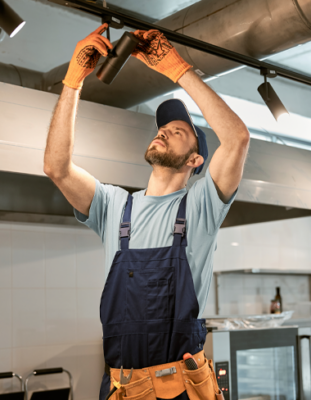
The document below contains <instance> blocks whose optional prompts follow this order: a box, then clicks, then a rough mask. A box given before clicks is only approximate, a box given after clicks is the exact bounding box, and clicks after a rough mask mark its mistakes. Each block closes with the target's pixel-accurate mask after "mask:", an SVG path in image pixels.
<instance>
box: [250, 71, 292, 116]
mask: <svg viewBox="0 0 311 400" xmlns="http://www.w3.org/2000/svg"><path fill="white" fill-rule="evenodd" d="M260 75H263V76H264V77H265V82H264V83H263V84H261V85H260V86H258V89H257V90H258V92H259V94H260V96H261V97H262V99H263V101H264V102H265V103H266V105H267V106H268V108H269V110H270V111H271V113H272V114H273V116H274V118H275V119H276V120H277V121H279V120H280V117H281V116H284V115H288V116H289V112H288V111H287V110H286V108H285V106H284V104H283V103H282V102H281V100H280V99H279V97H278V95H277V94H276V93H275V91H274V89H273V87H272V86H271V84H270V83H269V82H267V77H269V78H275V77H276V76H277V73H276V71H274V70H271V69H268V68H261V69H260Z"/></svg>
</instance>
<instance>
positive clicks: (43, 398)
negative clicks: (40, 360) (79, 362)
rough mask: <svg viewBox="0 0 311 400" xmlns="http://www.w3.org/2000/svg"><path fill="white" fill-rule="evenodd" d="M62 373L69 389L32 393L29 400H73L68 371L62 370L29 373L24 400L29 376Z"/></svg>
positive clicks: (70, 378)
mask: <svg viewBox="0 0 311 400" xmlns="http://www.w3.org/2000/svg"><path fill="white" fill-rule="evenodd" d="M63 372H65V373H66V374H68V376H69V387H66V388H61V389H51V390H40V391H38V392H33V393H32V396H31V400H55V399H57V400H68V399H69V398H70V399H71V400H73V389H72V376H71V374H70V372H69V371H67V370H66V369H63V368H48V369H35V370H34V371H33V372H31V373H30V374H29V375H28V376H27V378H26V380H25V394H26V396H25V400H28V381H29V378H30V377H31V376H39V375H50V374H61V373H63ZM69 396H70V397H69ZM1 400H2V399H1Z"/></svg>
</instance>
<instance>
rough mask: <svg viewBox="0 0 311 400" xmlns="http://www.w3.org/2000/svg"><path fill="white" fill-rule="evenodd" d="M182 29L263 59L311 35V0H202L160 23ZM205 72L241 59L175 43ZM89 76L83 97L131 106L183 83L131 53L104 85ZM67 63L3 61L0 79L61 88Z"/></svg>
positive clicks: (225, 67)
mask: <svg viewBox="0 0 311 400" xmlns="http://www.w3.org/2000/svg"><path fill="white" fill-rule="evenodd" d="M156 24H157V25H159V26H162V27H165V28H168V29H170V30H173V31H176V32H178V33H182V34H185V35H187V36H190V37H193V38H196V39H199V40H202V41H205V42H208V43H211V44H214V45H217V46H219V47H223V48H226V49H228V50H232V51H234V52H237V53H241V54H244V55H248V56H251V57H253V58H257V59H263V58H266V57H269V56H271V55H273V54H276V53H279V52H281V51H284V50H287V49H290V48H292V47H294V46H297V45H298V44H302V43H305V42H308V41H310V40H311V1H310V0H256V1H253V0H203V1H200V2H198V3H196V4H193V5H191V6H190V7H187V8H185V9H183V10H181V11H179V12H177V13H175V14H173V15H171V16H169V17H167V18H165V19H163V20H161V21H158V22H157V23H156ZM175 47H176V49H177V51H178V52H179V53H180V55H181V56H182V57H183V58H184V59H185V60H186V61H187V62H188V63H190V64H191V65H193V66H194V70H197V71H198V72H199V74H201V75H202V74H203V75H202V77H203V78H208V77H210V76H216V75H218V74H221V73H224V72H227V71H230V70H233V69H235V68H237V67H239V66H240V64H238V63H236V62H233V61H230V60H226V59H224V58H220V57H217V56H214V55H211V54H208V53H203V52H200V51H198V50H194V49H191V48H188V47H184V46H180V45H179V44H175ZM103 62H104V59H101V60H100V61H99V63H98V65H97V68H96V71H95V73H93V74H91V75H89V76H88V77H87V78H86V79H85V82H84V86H83V90H82V94H81V99H83V100H88V101H92V102H95V103H101V104H107V105H111V106H115V107H120V108H130V107H132V106H135V105H137V104H140V103H143V102H146V101H148V100H150V99H152V98H154V97H157V96H160V95H162V94H165V93H168V92H170V91H172V90H175V89H176V88H177V87H179V86H178V85H177V84H174V83H173V82H172V81H170V80H169V79H168V78H166V77H165V76H163V75H161V74H158V73H157V72H154V71H153V70H151V69H149V68H148V67H146V66H145V65H144V64H143V63H142V62H140V61H139V60H137V59H135V58H134V57H131V58H130V59H129V61H128V62H127V64H126V65H125V66H124V68H123V69H122V71H121V72H120V74H119V75H118V77H117V79H116V80H115V81H114V82H113V83H112V84H111V85H104V84H103V83H102V82H100V81H99V80H98V78H97V77H96V72H97V70H98V69H99V68H100V66H101V65H102V63H103ZM68 65H69V62H68V63H65V64H63V65H60V66H58V67H56V68H53V69H52V70H51V71H49V72H47V73H45V74H42V75H41V77H40V74H38V73H35V72H33V71H29V70H26V69H24V68H20V67H15V66H11V65H4V64H1V63H0V76H1V81H2V82H6V83H11V84H15V85H22V86H24V87H29V88H33V89H39V90H43V91H48V92H51V93H56V94H60V93H61V90H62V87H63V84H62V80H63V79H64V76H65V75H66V72H67V69H68Z"/></svg>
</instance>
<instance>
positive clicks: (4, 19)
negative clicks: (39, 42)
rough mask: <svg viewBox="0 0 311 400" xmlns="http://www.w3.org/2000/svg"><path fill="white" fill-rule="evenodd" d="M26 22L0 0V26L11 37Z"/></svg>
mask: <svg viewBox="0 0 311 400" xmlns="http://www.w3.org/2000/svg"><path fill="white" fill-rule="evenodd" d="M25 24H26V21H23V20H22V19H21V17H20V16H19V15H18V14H16V12H15V11H14V10H13V9H12V8H11V7H10V6H9V5H7V4H6V2H5V1H4V0H0V28H2V29H3V30H4V31H5V32H6V33H7V34H8V35H9V36H10V38H12V37H13V36H15V35H16V34H17V32H19V31H20V30H21V29H22V27H23V26H24V25H25Z"/></svg>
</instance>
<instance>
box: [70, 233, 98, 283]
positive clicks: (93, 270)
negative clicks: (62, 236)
mask: <svg viewBox="0 0 311 400" xmlns="http://www.w3.org/2000/svg"><path fill="white" fill-rule="evenodd" d="M75 240H76V249H77V250H76V254H77V287H78V288H87V287H93V288H103V287H104V284H105V281H104V273H105V267H104V249H103V245H102V243H101V240H100V238H99V237H98V236H97V235H96V234H95V233H94V235H92V236H90V235H88V236H85V235H76V237H75Z"/></svg>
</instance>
